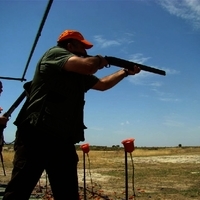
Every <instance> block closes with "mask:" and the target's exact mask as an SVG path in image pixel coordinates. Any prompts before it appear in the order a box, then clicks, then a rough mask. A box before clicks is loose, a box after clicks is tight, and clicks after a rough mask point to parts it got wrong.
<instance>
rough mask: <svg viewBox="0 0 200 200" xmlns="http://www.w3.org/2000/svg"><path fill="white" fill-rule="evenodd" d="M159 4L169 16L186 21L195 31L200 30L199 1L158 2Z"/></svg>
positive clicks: (168, 0) (174, 0) (170, 0)
mask: <svg viewBox="0 0 200 200" xmlns="http://www.w3.org/2000/svg"><path fill="white" fill-rule="evenodd" d="M159 3H160V5H161V6H162V7H163V8H164V9H166V10H167V11H168V12H169V13H170V14H172V15H175V16H177V17H180V18H182V19H184V20H186V21H188V22H189V23H191V24H192V26H193V27H194V28H195V29H200V1H199V0H160V1H159Z"/></svg>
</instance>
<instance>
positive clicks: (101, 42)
mask: <svg viewBox="0 0 200 200" xmlns="http://www.w3.org/2000/svg"><path fill="white" fill-rule="evenodd" d="M94 40H95V41H96V42H97V45H99V46H100V47H102V48H106V47H110V46H119V45H121V43H120V42H119V41H117V40H107V39H105V38H103V36H101V35H96V36H94Z"/></svg>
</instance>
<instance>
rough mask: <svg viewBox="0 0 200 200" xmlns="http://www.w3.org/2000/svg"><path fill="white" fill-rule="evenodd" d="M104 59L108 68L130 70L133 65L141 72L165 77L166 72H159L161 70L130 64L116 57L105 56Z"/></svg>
mask: <svg viewBox="0 0 200 200" xmlns="http://www.w3.org/2000/svg"><path fill="white" fill-rule="evenodd" d="M105 59H106V60H107V61H108V64H109V66H110V65H114V66H117V67H122V68H126V69H130V70H131V69H133V68H134V65H137V66H138V67H140V69H141V70H143V71H147V72H151V73H155V74H159V75H163V76H165V75H166V72H165V71H163V70H161V69H157V68H153V67H149V66H147V65H142V64H138V63H135V62H131V61H128V60H123V59H121V58H116V57H112V56H105Z"/></svg>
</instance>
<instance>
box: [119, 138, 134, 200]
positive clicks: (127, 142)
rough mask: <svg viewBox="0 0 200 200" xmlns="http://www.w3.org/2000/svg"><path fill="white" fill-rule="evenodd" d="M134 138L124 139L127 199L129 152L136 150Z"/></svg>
mask: <svg viewBox="0 0 200 200" xmlns="http://www.w3.org/2000/svg"><path fill="white" fill-rule="evenodd" d="M133 142H134V139H133V138H130V139H126V140H123V141H122V144H123V145H124V152H125V189H126V198H125V199H126V200H128V161H127V152H128V153H131V152H132V151H133V150H134V143H133Z"/></svg>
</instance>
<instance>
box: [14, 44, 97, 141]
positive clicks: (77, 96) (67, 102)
mask: <svg viewBox="0 0 200 200" xmlns="http://www.w3.org/2000/svg"><path fill="white" fill-rule="evenodd" d="M71 56H74V54H72V53H70V52H69V51H67V50H66V49H64V48H61V47H58V46H55V47H53V48H51V49H49V50H48V51H47V52H46V53H45V54H44V55H43V57H42V58H41V59H40V61H39V62H38V64H37V67H36V70H35V75H34V78H33V80H32V85H31V89H30V96H29V99H28V102H26V106H25V107H26V108H25V111H23V115H21V116H23V117H22V118H21V119H20V120H16V121H24V120H27V119H29V120H30V122H31V124H33V125H34V126H36V127H37V128H39V129H42V130H44V131H45V132H48V133H51V134H55V135H56V136H58V137H60V138H65V139H67V140H73V141H74V143H76V142H79V141H84V129H85V128H86V127H85V125H84V122H83V109H84V103H85V101H84V94H85V93H86V92H87V91H88V90H89V89H91V88H92V87H93V86H94V85H95V84H96V83H97V82H98V80H99V79H98V78H97V77H96V76H94V75H83V74H78V73H74V72H70V71H66V70H63V66H64V65H65V63H66V62H67V60H68V59H69V58H70V57H71Z"/></svg>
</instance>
